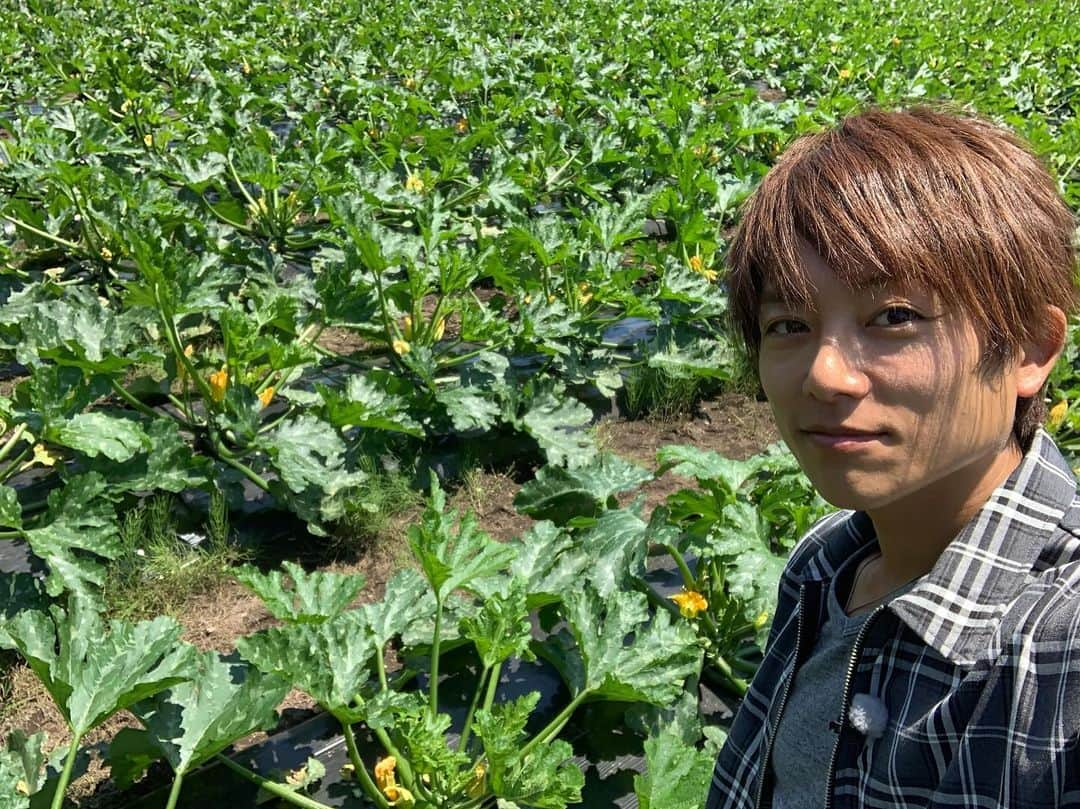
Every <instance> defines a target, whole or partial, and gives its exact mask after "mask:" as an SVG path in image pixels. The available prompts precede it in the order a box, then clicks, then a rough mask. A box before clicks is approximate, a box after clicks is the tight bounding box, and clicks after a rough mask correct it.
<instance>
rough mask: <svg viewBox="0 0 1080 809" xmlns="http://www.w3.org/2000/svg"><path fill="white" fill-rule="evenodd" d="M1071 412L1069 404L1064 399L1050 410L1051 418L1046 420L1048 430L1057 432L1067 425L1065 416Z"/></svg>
mask: <svg viewBox="0 0 1080 809" xmlns="http://www.w3.org/2000/svg"><path fill="white" fill-rule="evenodd" d="M1068 412H1069V403H1068V402H1067V401H1065V400H1064V399H1062V400H1061V401H1060V402H1058V403H1057V404H1056V405H1054V406H1053V407H1051V408H1050V418H1048V419H1047V420H1046V427H1047V429H1048V430H1051V431H1053V430H1056V429H1058V427H1060V426H1061V425H1062V424H1064V423H1065V415H1066V414H1067V413H1068Z"/></svg>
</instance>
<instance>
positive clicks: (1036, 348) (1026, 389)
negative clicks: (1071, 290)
mask: <svg viewBox="0 0 1080 809" xmlns="http://www.w3.org/2000/svg"><path fill="white" fill-rule="evenodd" d="M1068 328H1069V321H1068V318H1066V317H1065V313H1064V312H1063V311H1061V309H1059V308H1058V307H1057V306H1047V307H1046V319H1045V320H1044V321H1043V323H1042V328H1041V329H1040V333H1039V334H1036V335H1034V336H1032V337H1031V338H1029V339H1027V340H1025V341H1024V342H1023V344H1022V345H1021V347H1020V362H1019V364H1018V365H1017V367H1016V395H1017V396H1023V397H1030V396H1035V395H1037V394H1038V393H1039V391H1041V390H1042V386H1043V384H1044V383H1045V382H1046V378H1047V377H1048V376H1050V371H1051V370H1052V369H1053V367H1054V363H1055V362H1057V358H1058V356H1060V354H1061V350H1062V348H1064V346H1065V337H1066V335H1067V334H1068Z"/></svg>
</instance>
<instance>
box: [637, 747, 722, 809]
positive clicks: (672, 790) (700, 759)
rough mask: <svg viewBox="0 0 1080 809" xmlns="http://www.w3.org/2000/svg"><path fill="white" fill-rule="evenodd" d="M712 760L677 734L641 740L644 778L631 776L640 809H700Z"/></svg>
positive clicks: (702, 804) (706, 751)
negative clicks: (643, 755) (643, 754)
mask: <svg viewBox="0 0 1080 809" xmlns="http://www.w3.org/2000/svg"><path fill="white" fill-rule="evenodd" d="M715 761H716V756H715V754H714V753H713V752H712V751H711V750H699V749H698V748H697V747H695V746H694V745H693V744H690V743H687V742H686V741H684V740H683V739H682V737H681V735H680V734H679V733H678V732H677V731H668V732H661V733H660V734H659V735H656V736H650V737H649V738H648V739H646V740H645V775H635V776H634V793H635V794H636V795H637V799H638V806H639V807H640V809H701V808H702V807H703V806H704V805H705V798H706V795H707V794H708V791H709V780H710V778H711V777H712V771H713V765H714V764H715Z"/></svg>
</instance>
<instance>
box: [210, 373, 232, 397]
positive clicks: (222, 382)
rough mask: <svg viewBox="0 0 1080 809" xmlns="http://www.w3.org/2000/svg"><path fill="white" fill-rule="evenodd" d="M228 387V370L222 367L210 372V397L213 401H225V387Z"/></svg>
mask: <svg viewBox="0 0 1080 809" xmlns="http://www.w3.org/2000/svg"><path fill="white" fill-rule="evenodd" d="M227 387H229V372H228V371H226V370H225V369H224V368H222V369H221V370H220V371H214V373H212V374H210V398H212V399H213V400H214V401H215V402H223V401H225V389H226V388H227Z"/></svg>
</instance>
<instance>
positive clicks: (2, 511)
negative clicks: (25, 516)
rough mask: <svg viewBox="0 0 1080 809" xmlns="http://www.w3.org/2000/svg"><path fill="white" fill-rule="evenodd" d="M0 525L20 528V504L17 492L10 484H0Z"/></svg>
mask: <svg viewBox="0 0 1080 809" xmlns="http://www.w3.org/2000/svg"><path fill="white" fill-rule="evenodd" d="M0 525H3V526H5V527H7V528H22V506H21V505H19V496H18V494H16V492H15V490H14V489H13V488H11V487H10V486H0Z"/></svg>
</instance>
